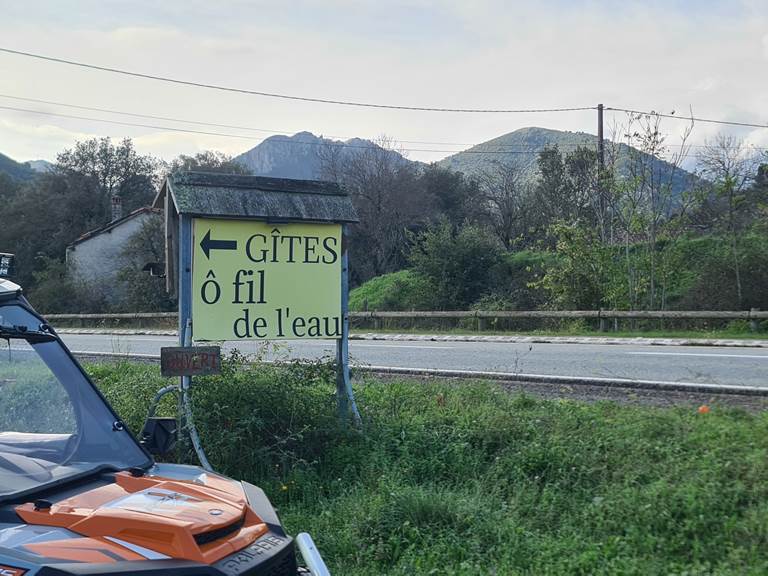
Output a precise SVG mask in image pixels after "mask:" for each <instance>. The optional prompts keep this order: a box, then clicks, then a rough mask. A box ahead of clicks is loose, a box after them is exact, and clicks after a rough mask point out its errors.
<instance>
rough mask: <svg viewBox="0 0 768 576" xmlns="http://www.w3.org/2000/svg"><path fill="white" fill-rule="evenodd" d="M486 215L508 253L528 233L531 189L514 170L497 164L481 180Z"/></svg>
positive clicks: (487, 169) (491, 227)
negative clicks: (528, 202) (528, 204)
mask: <svg viewBox="0 0 768 576" xmlns="http://www.w3.org/2000/svg"><path fill="white" fill-rule="evenodd" d="M479 182H480V190H481V199H482V205H481V208H480V210H481V211H483V213H484V216H485V219H486V222H487V223H488V226H489V228H490V229H491V230H492V231H493V233H494V234H495V235H496V238H498V239H499V241H500V242H501V244H502V246H504V248H505V249H506V250H511V249H512V247H513V246H514V244H515V242H517V241H518V240H519V239H520V238H521V237H522V236H523V235H524V234H525V232H526V229H527V222H526V217H527V215H528V210H527V199H528V197H530V193H531V187H530V185H529V184H528V183H527V182H526V181H525V180H524V179H523V178H522V176H521V175H520V173H519V172H518V171H517V170H516V169H515V168H514V167H512V166H509V165H506V164H503V163H501V162H493V163H491V165H490V166H489V167H488V168H486V169H485V170H484V171H483V172H482V173H481V174H480V176H479Z"/></svg>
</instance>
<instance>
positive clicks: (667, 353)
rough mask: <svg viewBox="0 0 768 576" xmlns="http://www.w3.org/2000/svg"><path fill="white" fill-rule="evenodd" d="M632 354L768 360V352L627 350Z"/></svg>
mask: <svg viewBox="0 0 768 576" xmlns="http://www.w3.org/2000/svg"><path fill="white" fill-rule="evenodd" d="M627 354H630V355H632V356H696V357H702V358H757V359H758V360H768V354H764V355H759V354H705V353H703V352H627Z"/></svg>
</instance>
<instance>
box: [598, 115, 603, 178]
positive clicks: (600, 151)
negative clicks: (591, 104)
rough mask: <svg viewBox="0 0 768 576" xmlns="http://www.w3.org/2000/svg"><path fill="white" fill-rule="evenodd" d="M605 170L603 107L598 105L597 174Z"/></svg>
mask: <svg viewBox="0 0 768 576" xmlns="http://www.w3.org/2000/svg"><path fill="white" fill-rule="evenodd" d="M604 170H605V143H604V142H603V105H602V104H598V105H597V173H598V174H599V175H600V176H602V174H603V171H604Z"/></svg>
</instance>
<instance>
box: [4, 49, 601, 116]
mask: <svg viewBox="0 0 768 576" xmlns="http://www.w3.org/2000/svg"><path fill="white" fill-rule="evenodd" d="M0 52H5V53H7V54H15V55H17V56H26V57H29V58H36V59H38V60H46V61H48V62H56V63H58V64H68V65H70V66H79V67H80V68H88V69H91V70H99V71H102V72H111V73H113V74H122V75H124V76H133V77H135V78H145V79H148V80H158V81H160V82H168V83H171V84H180V85H183V86H194V87H196V88H208V89H210V90H222V91H225V92H236V93H239V94H249V95H251V96H264V97H267V98H280V99H283V100H295V101H301V102H314V103H319V104H336V105H339V106H355V107H358V108H380V109H381V108H383V109H388V110H411V111H417V112H459V113H472V114H527V113H540V112H576V111H584V110H594V109H595V107H594V106H581V107H565V108H521V109H494V108H488V109H485V108H439V107H431V106H399V105H395V104H376V103H371V102H355V101H350V100H331V99H327V98H314V97H308V96H293V95H289V94H278V93H275V92H263V91H259V90H247V89H245V88H234V87H230V86H220V85H218V84H206V83H203V82H193V81H191V80H181V79H179V78H169V77H167V76H157V75H154V74H145V73H143V72H132V71H129V70H122V69H120V68H110V67H107V66H97V65H95V64H87V63H85V62H77V61H74V60H66V59H64V58H56V57H53V56H45V55H42V54H33V53H32V52H23V51H21V50H12V49H10V48H2V47H0Z"/></svg>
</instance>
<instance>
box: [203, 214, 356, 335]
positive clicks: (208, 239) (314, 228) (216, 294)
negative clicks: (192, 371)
mask: <svg viewBox="0 0 768 576" xmlns="http://www.w3.org/2000/svg"><path fill="white" fill-rule="evenodd" d="M193 234H194V244H193V252H192V317H193V318H194V331H195V340H197V341H205V340H207V341H219V340H291V339H305V338H327V339H334V340H335V339H339V338H341V337H342V303H341V298H342V294H341V274H342V266H341V264H342V262H341V259H342V252H341V249H342V246H341V224H335V223H322V224H318V223H308V222H297V223H283V224H268V223H266V222H259V221H256V220H233V219H229V220H221V219H209V218H195V219H194V221H193Z"/></svg>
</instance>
